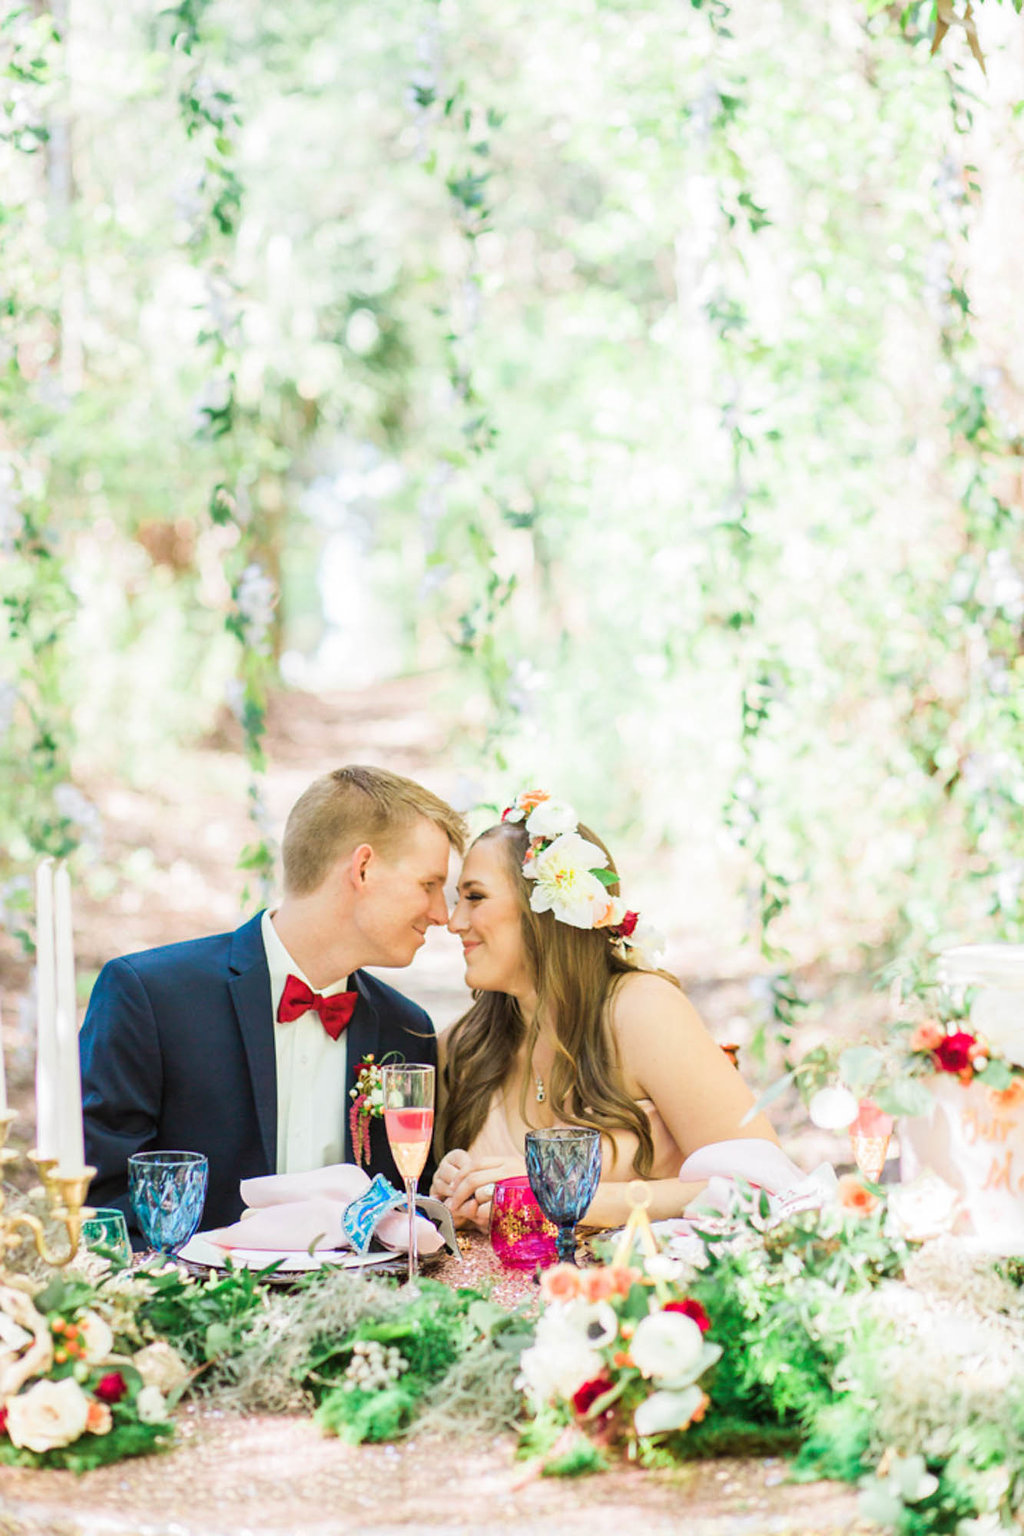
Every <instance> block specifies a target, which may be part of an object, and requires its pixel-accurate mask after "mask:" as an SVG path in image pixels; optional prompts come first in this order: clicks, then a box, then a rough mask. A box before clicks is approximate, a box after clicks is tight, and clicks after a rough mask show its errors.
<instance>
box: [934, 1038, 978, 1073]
mask: <svg viewBox="0 0 1024 1536" xmlns="http://www.w3.org/2000/svg"><path fill="white" fill-rule="evenodd" d="M974 1044H975V1040H974V1036H973V1035H968V1034H967V1033H966V1032H965V1031H964V1030H958V1031H957V1033H956V1034H955V1035H947V1036H946V1038H945V1040H943V1041H942V1043H941V1045H937V1046H936V1047H935V1060H936V1062H937V1063H938V1065H939V1067H940V1068H941V1070H942V1071H943V1072H962V1071H963V1070H964V1068H965V1067H969V1066H970V1064H971V1047H972V1046H973V1045H974Z"/></svg>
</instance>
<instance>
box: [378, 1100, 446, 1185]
mask: <svg viewBox="0 0 1024 1536" xmlns="http://www.w3.org/2000/svg"><path fill="white" fill-rule="evenodd" d="M384 1125H385V1127H386V1129H387V1133H388V1142H389V1144H390V1146H391V1155H392V1157H393V1158H394V1159H395V1167H396V1168H397V1169H398V1171H399V1173H400V1174H401V1175H402V1178H403V1179H418V1178H419V1176H420V1174H421V1173H422V1172H423V1165H424V1164H425V1163H426V1161H427V1153H428V1152H429V1151H430V1143H431V1140H432V1138H433V1135H434V1111H433V1109H424V1108H416V1109H386V1110H385V1111H384Z"/></svg>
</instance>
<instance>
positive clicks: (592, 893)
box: [501, 789, 664, 968]
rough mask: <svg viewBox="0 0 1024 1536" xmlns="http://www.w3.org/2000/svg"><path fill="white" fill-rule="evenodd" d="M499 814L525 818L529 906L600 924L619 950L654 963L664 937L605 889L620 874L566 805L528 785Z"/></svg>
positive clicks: (564, 919)
mask: <svg viewBox="0 0 1024 1536" xmlns="http://www.w3.org/2000/svg"><path fill="white" fill-rule="evenodd" d="M501 819H502V821H509V822H513V823H516V822H523V823H525V830H526V832H527V833H528V835H529V838H530V846H529V848H528V849H527V851H526V858H525V859H524V860H523V874H524V875H525V877H526V879H527V880H531V881H533V890H532V891H531V892H530V907H531V909H532V910H533V911H534V912H551V913H552V914H553V916H554V917H555V918H556V920H557V921H558V922H560V923H568V924H569V926H570V927H571V928H603V929H604V930H605V931H606V932H607V934H608V937H609V938H610V939H611V941H612V944H613V945H614V946H615V947H616V948H617V949H619V951H620V953H622V954H623V955H624V956H626V955H627V954H628V958H629V959H631V960H633V961H635V962H636V963H638V964H640V965H643V966H647V967H650V968H653V967H654V966H655V965H656V964H657V962H658V959H659V958H660V955H661V952H662V950H663V949H664V940H663V939H662V937H661V935H660V934H659V933H658V932H657V931H656V930H655V929H654V928H652V927H651V926H650V924H648V923H644V922H641V920H640V914H639V913H638V912H631V911H630V910H629V908H628V907H627V906H626V903H625V902H624V901H623V900H622V898H621V897H619V896H612V895H610V894H609V891H608V886H610V885H615V884H617V882H618V878H619V877H618V875H616V874H615V873H614V872H613V871H612V870H610V869H608V868H607V864H608V855H607V854H606V853H603V852H602V851H601V849H600V848H598V847H597V845H596V843H591V842H589V841H588V840H587V839H586V838H585V837H581V836H580V833H579V819H578V817H577V815H576V812H575V811H574V810H573V808H572V806H571V805H567V804H566V803H565V801H564V800H553V799H552V798H551V796H550V795H549V794H548V792H547V790H544V789H528V790H523V791H522V793H521V794H518V795H516V798H515V799H514V800H513V802H512V804H511V805H510V806H507V807H506V809H505V810H504V811H502V813H501Z"/></svg>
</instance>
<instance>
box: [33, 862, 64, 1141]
mask: <svg viewBox="0 0 1024 1536" xmlns="http://www.w3.org/2000/svg"><path fill="white" fill-rule="evenodd" d="M59 1077H60V1072H59V1067H58V1060H57V970H56V965H55V954H54V945H53V862H52V860H50V859H44V860H43V862H42V863H41V864H40V866H39V868H38V869H37V870H36V1151H37V1152H38V1153H39V1155H40V1157H57V1156H58V1155H59V1151H60V1147H59V1141H58V1130H57V1092H58V1088H57V1085H58V1081H59Z"/></svg>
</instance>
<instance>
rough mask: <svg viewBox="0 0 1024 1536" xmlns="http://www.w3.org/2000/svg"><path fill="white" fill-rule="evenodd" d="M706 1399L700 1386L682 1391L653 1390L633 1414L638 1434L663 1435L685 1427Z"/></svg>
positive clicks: (685, 1388)
mask: <svg viewBox="0 0 1024 1536" xmlns="http://www.w3.org/2000/svg"><path fill="white" fill-rule="evenodd" d="M703 1401H704V1393H703V1392H702V1391H701V1389H700V1387H684V1388H683V1390H682V1391H681V1392H652V1393H651V1395H650V1397H648V1398H645V1400H644V1401H643V1402H642V1403H641V1404H640V1405H639V1407H638V1408H637V1410H636V1412H635V1413H634V1415H633V1425H634V1428H635V1429H636V1432H637V1434H638V1435H663V1434H665V1433H666V1431H668V1430H670V1429H685V1428H686V1426H687V1425H688V1424H689V1423H690V1421H691V1419H692V1418H693V1416H694V1414H695V1413H696V1412H697V1410H698V1409H699V1408H700V1406H701V1404H702V1403H703Z"/></svg>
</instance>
